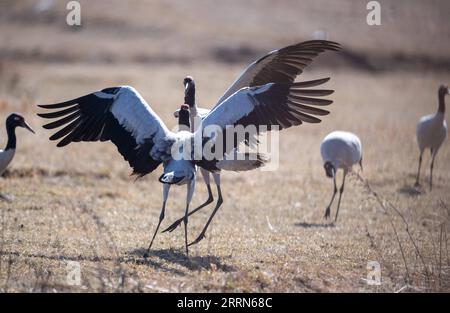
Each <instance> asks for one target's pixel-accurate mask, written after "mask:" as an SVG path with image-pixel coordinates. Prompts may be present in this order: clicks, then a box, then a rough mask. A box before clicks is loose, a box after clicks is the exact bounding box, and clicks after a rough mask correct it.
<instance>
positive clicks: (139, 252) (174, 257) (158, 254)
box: [130, 248, 235, 272]
mask: <svg viewBox="0 0 450 313" xmlns="http://www.w3.org/2000/svg"><path fill="white" fill-rule="evenodd" d="M146 252H147V249H142V248H141V249H136V250H133V251H131V252H130V254H131V255H135V256H139V259H140V260H141V261H142V262H143V264H145V263H146V262H149V263H148V265H149V266H152V264H153V263H154V262H152V260H154V258H158V259H160V260H162V261H164V262H165V264H170V263H172V264H177V265H181V266H183V267H185V268H186V269H188V270H191V271H199V270H210V269H213V268H214V269H215V270H220V271H223V272H232V271H234V270H235V269H234V268H233V267H232V266H230V265H226V264H224V263H223V261H222V260H221V258H219V257H217V256H213V255H207V256H191V257H189V258H187V257H186V254H185V252H184V250H183V251H181V250H174V249H161V250H153V251H150V253H149V255H148V257H147V258H144V254H145V253H146Z"/></svg>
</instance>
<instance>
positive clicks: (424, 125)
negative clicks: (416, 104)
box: [415, 86, 450, 190]
mask: <svg viewBox="0 0 450 313" xmlns="http://www.w3.org/2000/svg"><path fill="white" fill-rule="evenodd" d="M448 94H450V89H449V88H448V87H447V86H440V87H439V90H438V100H439V102H438V103H439V104H438V110H437V112H436V113H435V114H431V115H426V116H423V117H422V118H420V120H419V122H418V123H417V128H416V136H417V143H418V145H419V150H420V156H419V168H418V169H417V177H416V184H415V185H416V186H419V176H420V167H421V165H422V155H423V152H424V151H425V149H430V152H431V164H430V190H431V189H432V188H433V166H434V159H435V157H436V154H437V153H438V151H439V148H440V147H441V145H442V143H443V142H444V140H445V138H446V137H447V132H448V129H447V122H446V121H445V95H448Z"/></svg>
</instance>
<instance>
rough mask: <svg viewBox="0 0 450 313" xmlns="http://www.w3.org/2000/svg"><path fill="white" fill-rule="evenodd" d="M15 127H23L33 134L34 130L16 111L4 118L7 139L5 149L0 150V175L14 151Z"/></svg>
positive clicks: (12, 156) (9, 161)
mask: <svg viewBox="0 0 450 313" xmlns="http://www.w3.org/2000/svg"><path fill="white" fill-rule="evenodd" d="M16 127H23V128H26V129H28V130H29V131H30V132H32V133H33V134H34V130H33V129H32V128H31V126H30V125H28V123H27V122H26V121H25V118H24V117H23V116H22V115H20V114H17V113H12V114H10V115H9V116H8V117H7V118H6V133H7V134H8V141H7V143H6V147H5V150H0V175H2V174H3V173H4V172H5V170H6V168H7V167H8V165H9V164H10V163H11V161H12V159H13V158H14V154H15V152H16V141H17V140H16Z"/></svg>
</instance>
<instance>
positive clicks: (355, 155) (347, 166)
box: [320, 131, 362, 222]
mask: <svg viewBox="0 0 450 313" xmlns="http://www.w3.org/2000/svg"><path fill="white" fill-rule="evenodd" d="M320 154H321V155H322V159H323V162H324V165H323V167H324V168H325V174H326V175H327V176H328V177H330V178H333V185H334V189H333V196H332V197H331V201H330V203H329V204H328V206H327V208H326V210H325V216H324V217H325V218H329V217H330V207H331V205H332V204H333V201H334V198H335V196H336V193H337V187H336V173H337V170H338V169H340V168H341V169H342V170H343V171H344V176H343V178H342V185H341V188H340V189H339V200H338V205H337V209H336V216H335V218H334V221H335V222H336V221H337V217H338V213H339V207H340V205H341V197H342V193H343V192H344V184H345V177H346V176H347V173H348V172H349V171H350V170H351V169H352V166H353V165H354V164H356V163H359V165H360V166H361V169H362V146H361V141H360V140H359V138H358V136H356V135H355V134H353V133H350V132H345V131H334V132H331V133H329V134H328V135H327V136H326V137H325V138H324V139H323V141H322V144H321V145H320Z"/></svg>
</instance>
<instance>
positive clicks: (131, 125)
mask: <svg viewBox="0 0 450 313" xmlns="http://www.w3.org/2000/svg"><path fill="white" fill-rule="evenodd" d="M111 112H112V114H113V115H114V117H115V118H116V119H117V120H118V122H119V123H120V124H121V125H122V126H124V127H125V129H126V130H127V131H129V132H131V133H132V136H133V137H134V138H135V139H136V142H137V143H138V144H142V143H144V142H145V139H148V138H151V137H154V141H158V140H161V139H163V138H165V137H166V136H167V135H168V134H169V130H168V129H167V127H166V126H165V124H164V123H163V121H162V120H161V119H160V118H159V116H158V115H156V113H155V112H154V111H153V110H152V109H151V108H150V106H149V105H148V104H147V102H146V101H145V100H144V98H142V96H141V95H140V94H139V93H138V92H137V91H136V89H134V88H133V87H130V86H122V87H121V88H120V90H119V92H118V93H117V94H116V95H115V99H114V103H113V105H112V107H111Z"/></svg>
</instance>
